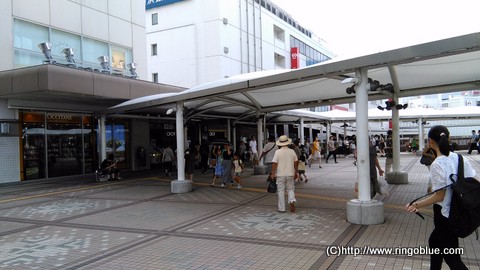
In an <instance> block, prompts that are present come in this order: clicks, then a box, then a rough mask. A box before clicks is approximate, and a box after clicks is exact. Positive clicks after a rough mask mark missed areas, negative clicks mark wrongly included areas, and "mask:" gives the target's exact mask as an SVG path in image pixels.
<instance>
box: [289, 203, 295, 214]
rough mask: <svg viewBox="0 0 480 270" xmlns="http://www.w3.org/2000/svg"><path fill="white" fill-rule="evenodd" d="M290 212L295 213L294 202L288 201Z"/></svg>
mask: <svg viewBox="0 0 480 270" xmlns="http://www.w3.org/2000/svg"><path fill="white" fill-rule="evenodd" d="M290 212H292V213H295V202H291V203H290Z"/></svg>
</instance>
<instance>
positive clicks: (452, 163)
mask: <svg viewBox="0 0 480 270" xmlns="http://www.w3.org/2000/svg"><path fill="white" fill-rule="evenodd" d="M463 164H464V166H463V167H464V172H465V177H475V174H476V172H475V170H474V169H473V168H472V165H470V162H468V160H466V159H465V158H464V159H463ZM457 170H458V154H456V153H453V152H450V154H449V155H448V157H447V156H443V155H442V156H439V157H437V158H436V159H435V160H434V161H433V163H432V165H431V166H430V173H429V178H430V181H431V182H432V189H433V190H437V189H440V188H442V187H444V186H447V185H450V184H451V183H452V180H451V179H450V175H452V174H457ZM451 201H452V189H451V188H447V189H446V191H445V197H444V199H443V201H440V202H437V203H436V204H438V205H440V206H442V215H443V216H444V217H446V218H448V216H449V213H450V203H451Z"/></svg>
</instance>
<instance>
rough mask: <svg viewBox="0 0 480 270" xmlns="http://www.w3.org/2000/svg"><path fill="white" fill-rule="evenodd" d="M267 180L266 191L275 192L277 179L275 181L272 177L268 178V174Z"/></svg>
mask: <svg viewBox="0 0 480 270" xmlns="http://www.w3.org/2000/svg"><path fill="white" fill-rule="evenodd" d="M267 182H268V187H267V192H268V193H277V181H275V179H272V178H270V176H268V178H267Z"/></svg>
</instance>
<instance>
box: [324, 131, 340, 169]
mask: <svg viewBox="0 0 480 270" xmlns="http://www.w3.org/2000/svg"><path fill="white" fill-rule="evenodd" d="M327 150H328V156H327V158H326V159H325V163H328V159H329V158H330V156H332V155H333V159H334V160H335V163H338V162H337V147H336V146H335V139H334V138H333V136H330V138H329V139H328V142H327Z"/></svg>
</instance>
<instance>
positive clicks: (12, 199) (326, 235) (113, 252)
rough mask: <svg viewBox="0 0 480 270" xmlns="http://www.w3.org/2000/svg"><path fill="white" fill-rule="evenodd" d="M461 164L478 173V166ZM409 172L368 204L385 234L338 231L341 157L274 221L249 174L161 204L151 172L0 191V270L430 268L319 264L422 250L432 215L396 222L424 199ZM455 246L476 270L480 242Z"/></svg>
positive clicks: (342, 225) (205, 184)
mask: <svg viewBox="0 0 480 270" xmlns="http://www.w3.org/2000/svg"><path fill="white" fill-rule="evenodd" d="M463 154H464V156H465V157H466V158H467V159H468V160H469V161H470V162H471V163H472V165H473V166H474V168H475V169H476V170H477V172H480V155H467V154H466V153H463ZM379 159H380V162H381V164H382V166H383V165H384V162H385V161H384V158H379ZM332 161H333V160H332ZM418 161H419V157H417V156H414V155H412V154H409V153H402V156H401V166H400V167H401V170H402V171H406V172H408V176H409V183H408V184H406V185H390V186H389V191H390V195H389V196H386V197H385V196H381V195H377V196H376V197H375V199H378V200H381V201H383V203H384V206H385V223H383V224H380V225H370V226H362V225H355V224H350V223H348V222H347V221H346V202H347V201H349V200H350V199H352V198H353V197H354V183H355V181H356V167H355V166H354V165H353V164H352V162H353V159H352V158H343V157H341V158H338V162H339V163H333V162H330V163H328V164H325V163H323V164H322V168H318V166H316V165H313V166H312V168H307V176H308V177H309V182H308V183H306V184H305V183H298V184H297V185H296V195H297V201H298V203H297V212H296V213H290V212H288V211H287V213H279V212H277V208H276V194H269V193H267V192H266V186H267V183H266V182H265V179H266V176H265V175H252V172H253V170H252V169H251V168H247V170H246V171H245V172H244V174H243V175H242V178H243V187H244V188H242V189H236V188H234V187H228V188H220V187H215V188H212V187H210V185H209V184H210V182H211V179H212V175H211V174H210V173H206V174H201V173H200V172H197V173H196V174H195V176H194V188H193V191H192V192H190V193H186V194H171V193H170V181H171V180H173V179H174V178H175V176H172V177H165V176H164V175H163V174H161V173H160V172H159V171H155V170H151V171H141V172H130V173H126V174H125V176H126V177H125V179H124V180H121V181H114V182H102V183H96V182H94V181H93V179H94V177H93V176H92V175H87V176H80V177H70V178H62V179H54V180H48V181H30V182H24V183H18V184H8V185H0V269H109V270H113V269H286V270H287V269H312V270H313V269H428V268H429V257H428V256H426V255H416V254H415V255H411V256H408V255H368V254H362V255H357V256H353V255H340V256H328V255H330V254H327V253H328V252H327V250H328V251H332V249H331V247H332V246H341V247H359V248H362V249H363V248H364V247H365V246H368V247H371V248H375V247H380V248H384V247H392V248H395V247H405V248H416V247H425V246H426V244H427V240H428V236H429V234H430V232H431V230H432V226H433V220H432V212H431V210H430V209H426V210H423V211H422V212H423V213H424V214H425V215H426V219H425V220H422V219H420V218H419V217H417V216H416V215H414V214H411V213H406V212H405V211H404V205H405V204H406V203H407V202H409V201H410V200H412V199H413V198H416V197H418V196H420V195H422V194H424V193H425V191H426V189H427V179H426V177H427V173H428V171H427V168H426V167H425V166H423V165H421V164H420V163H419V162H418ZM217 183H219V181H218V180H217ZM460 246H461V247H464V255H462V258H463V260H464V262H465V263H466V264H467V266H468V267H469V269H480V267H479V265H480V241H478V240H476V239H475V236H474V235H473V236H469V237H468V238H465V239H460ZM444 268H445V269H448V267H447V266H446V265H444Z"/></svg>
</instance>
